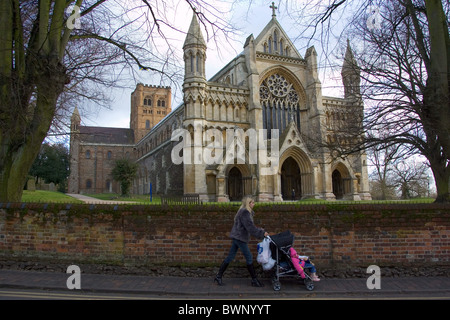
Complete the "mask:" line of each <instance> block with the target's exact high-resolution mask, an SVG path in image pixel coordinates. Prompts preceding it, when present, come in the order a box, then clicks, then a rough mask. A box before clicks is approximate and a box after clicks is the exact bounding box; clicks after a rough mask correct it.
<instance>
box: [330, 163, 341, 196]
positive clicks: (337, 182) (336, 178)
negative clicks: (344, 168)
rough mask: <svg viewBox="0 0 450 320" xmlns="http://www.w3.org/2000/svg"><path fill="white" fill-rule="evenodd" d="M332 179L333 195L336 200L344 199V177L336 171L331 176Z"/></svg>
mask: <svg viewBox="0 0 450 320" xmlns="http://www.w3.org/2000/svg"><path fill="white" fill-rule="evenodd" d="M331 179H332V181H333V194H334V196H335V197H336V199H338V200H339V199H342V198H343V197H344V182H343V180H342V175H341V173H340V172H339V170H334V171H333V173H332V174H331Z"/></svg>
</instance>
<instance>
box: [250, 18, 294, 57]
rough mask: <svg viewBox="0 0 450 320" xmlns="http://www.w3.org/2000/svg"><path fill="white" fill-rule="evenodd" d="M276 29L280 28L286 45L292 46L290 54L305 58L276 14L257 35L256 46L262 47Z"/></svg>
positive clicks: (280, 37)
mask: <svg viewBox="0 0 450 320" xmlns="http://www.w3.org/2000/svg"><path fill="white" fill-rule="evenodd" d="M275 30H278V32H279V33H280V34H279V39H278V41H279V40H280V39H283V40H284V41H285V45H288V46H289V48H290V50H291V51H290V56H291V57H293V58H298V59H303V57H302V55H301V54H300V53H299V52H298V50H297V48H296V47H295V46H294V44H293V43H292V41H291V39H290V38H289V36H288V35H287V34H286V32H285V31H284V29H283V27H281V25H280V23H279V22H278V20H277V19H276V18H275V16H272V19H271V20H270V21H269V23H268V24H267V25H266V26H265V27H264V29H263V30H262V31H261V33H260V34H259V35H258V36H257V37H256V39H255V42H254V43H255V47H256V48H258V47H261V46H263V45H264V42H265V41H267V40H268V39H269V37H270V36H272V37H273V33H274V31H275Z"/></svg>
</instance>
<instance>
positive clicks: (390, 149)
mask: <svg viewBox="0 0 450 320" xmlns="http://www.w3.org/2000/svg"><path fill="white" fill-rule="evenodd" d="M400 149H401V148H400V145H385V147H384V148H380V147H378V146H377V147H376V148H375V147H372V148H369V149H368V150H367V153H368V156H369V157H368V160H369V163H370V167H371V168H372V169H373V170H372V172H371V174H370V176H371V181H372V182H373V183H372V185H374V186H376V195H372V197H373V198H374V199H378V200H387V199H388V198H391V197H392V195H393V194H394V192H393V191H394V189H395V185H394V184H393V181H392V173H393V171H394V170H395V163H396V161H398V159H399V158H400V157H401V151H400Z"/></svg>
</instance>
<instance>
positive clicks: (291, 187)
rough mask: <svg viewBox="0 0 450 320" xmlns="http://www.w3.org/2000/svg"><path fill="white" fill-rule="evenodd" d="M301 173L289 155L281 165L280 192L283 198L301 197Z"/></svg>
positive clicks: (293, 198)
mask: <svg viewBox="0 0 450 320" xmlns="http://www.w3.org/2000/svg"><path fill="white" fill-rule="evenodd" d="M301 179H302V178H301V175H300V168H299V167H298V164H297V162H296V161H295V160H294V159H293V158H292V157H289V158H287V159H286V161H284V162H283V165H282V166H281V194H282V195H283V199H284V200H288V199H290V200H295V199H301V197H302V188H301Z"/></svg>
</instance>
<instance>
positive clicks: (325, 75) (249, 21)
mask: <svg viewBox="0 0 450 320" xmlns="http://www.w3.org/2000/svg"><path fill="white" fill-rule="evenodd" d="M173 1H175V0H173ZM309 2H311V0H309ZM180 3H181V5H180V6H177V8H176V11H174V12H173V13H172V14H173V21H174V23H176V26H177V28H178V29H180V30H182V31H183V32H184V33H181V32H175V33H173V34H171V35H170V38H171V39H172V40H171V41H172V43H173V44H172V45H173V46H175V47H178V48H179V63H180V65H184V62H183V60H182V46H183V42H184V39H185V32H187V30H188V29H189V25H190V22H191V19H192V11H189V8H188V7H187V6H186V5H185V4H183V2H182V1H181V2H180ZM209 3H210V1H208V4H209ZM212 3H214V2H212ZM271 3H272V1H231V0H230V1H229V2H228V3H227V2H225V3H224V2H220V5H221V6H223V8H222V9H221V11H223V12H228V14H227V16H226V17H224V19H226V20H227V21H230V24H231V25H233V27H235V28H238V29H239V32H238V33H237V34H236V35H235V36H234V37H233V38H232V39H229V41H226V40H225V39H223V38H220V37H219V38H218V39H217V38H216V39H207V36H206V31H205V30H203V36H204V37H205V40H206V41H207V42H208V43H207V44H208V49H207V60H206V76H207V79H209V78H211V77H212V76H213V75H214V74H215V73H217V72H218V71H219V70H220V69H221V68H222V67H223V66H225V64H227V63H228V62H229V61H230V60H231V59H233V58H234V57H235V56H236V55H238V54H239V53H240V52H242V50H243V45H244V41H245V39H246V38H247V37H248V36H249V35H250V34H253V35H254V37H255V38H256V37H257V36H258V34H259V33H260V32H261V31H262V30H263V28H264V27H265V26H266V25H267V23H269V21H270V20H271V18H272V9H271V8H270V6H271ZM287 3H289V2H287ZM275 5H276V6H278V8H277V9H276V15H277V20H278V22H279V23H280V24H281V26H282V27H283V29H284V30H285V32H286V33H287V34H288V36H289V37H290V38H291V40H292V41H293V42H294V45H295V46H296V47H297V50H298V51H299V52H300V54H301V55H302V56H304V55H305V52H306V49H307V47H309V46H311V45H314V46H315V48H316V51H317V52H318V55H319V68H320V70H319V72H320V79H321V81H322V87H323V94H324V95H332V96H340V94H341V88H340V86H341V82H340V74H339V71H340V70H338V69H336V70H335V71H334V72H332V70H331V68H330V67H329V66H328V64H329V61H328V60H327V59H325V55H324V54H323V51H322V45H321V42H320V41H317V40H314V39H312V40H311V39H310V37H309V36H308V35H307V34H306V33H307V32H305V30H304V29H303V28H302V27H299V23H298V21H296V20H298V16H295V15H292V14H289V13H288V12H292V10H290V8H283V4H281V3H280V2H275ZM297 5H298V3H297ZM339 46H340V47H342V46H343V44H342V45H339ZM340 50H342V48H340ZM337 51H339V50H337ZM340 54H342V53H341V52H338V56H339V55H340ZM327 61H328V62H327ZM136 68H137V67H136ZM137 76H138V78H135V79H129V80H126V81H125V84H126V87H127V88H125V89H122V88H121V89H112V90H111V89H109V92H110V95H111V97H113V100H112V102H111V104H110V109H106V108H99V107H98V106H97V105H95V104H94V103H93V102H89V101H84V102H82V104H83V105H82V106H80V108H79V109H80V113H81V118H82V124H83V125H87V126H104V127H119V128H128V127H129V121H130V120H129V119H130V118H129V117H130V96H131V93H132V92H133V90H134V88H135V86H136V83H137V82H142V83H144V84H148V85H157V84H159V81H160V79H159V78H158V79H152V78H151V77H150V76H149V75H148V72H146V71H137ZM180 85H181V84H180ZM105 90H106V89H105ZM172 94H173V97H172V102H173V104H172V109H175V108H176V107H178V105H179V104H180V103H181V91H180V89H179V87H178V89H177V88H175V86H172Z"/></svg>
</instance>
